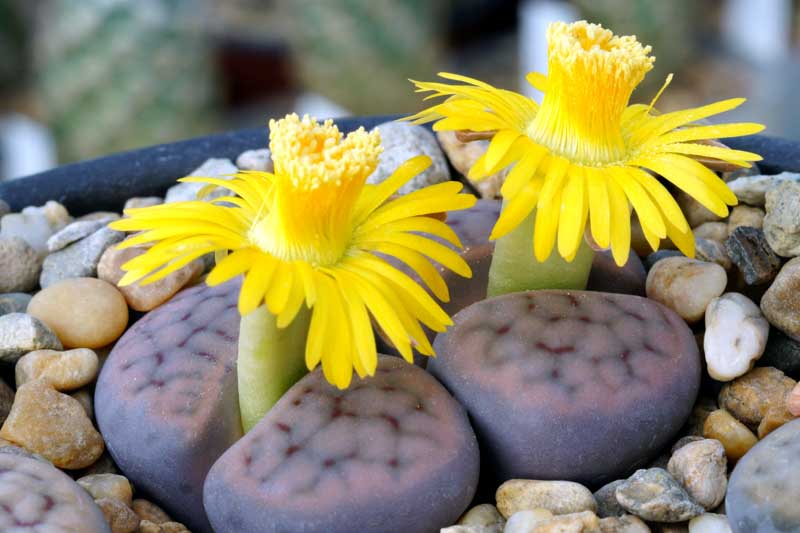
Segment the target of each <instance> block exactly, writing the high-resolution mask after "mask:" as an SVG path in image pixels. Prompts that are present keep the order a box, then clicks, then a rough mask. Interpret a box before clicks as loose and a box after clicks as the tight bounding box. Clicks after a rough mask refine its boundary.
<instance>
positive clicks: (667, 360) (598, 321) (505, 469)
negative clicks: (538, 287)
mask: <svg viewBox="0 0 800 533" xmlns="http://www.w3.org/2000/svg"><path fill="white" fill-rule="evenodd" d="M453 320H454V322H455V326H454V327H453V328H451V329H450V330H449V331H448V332H447V333H445V334H443V335H439V336H438V337H437V338H436V341H435V342H434V346H435V348H436V350H437V353H438V354H439V356H438V357H437V358H435V359H433V360H431V362H430V364H429V365H428V369H429V371H430V372H431V373H432V374H433V375H434V376H436V377H437V378H438V379H439V380H440V381H441V382H442V383H443V384H444V385H445V386H446V387H447V388H448V389H449V390H450V391H451V392H452V393H453V395H454V396H455V397H456V399H458V401H459V402H461V404H462V405H464V406H465V407H466V409H467V411H468V412H469V415H470V417H471V420H472V423H473V426H474V428H475V431H476V434H477V435H478V438H479V442H480V444H481V451H482V452H483V458H484V463H483V465H482V472H483V473H484V474H485V475H487V477H488V478H490V479H487V481H492V482H497V481H503V480H506V479H510V478H525V479H565V480H573V481H578V482H582V483H586V484H590V485H596V484H600V483H603V482H605V481H609V480H612V479H616V478H617V477H621V476H623V475H624V474H625V473H626V472H628V471H629V470H631V469H632V468H634V467H636V466H640V465H641V464H642V463H643V462H645V461H647V460H648V459H650V458H652V457H653V456H654V455H656V454H657V453H658V452H659V451H660V450H661V448H662V447H663V446H664V445H666V444H667V442H668V439H669V438H670V437H671V436H672V435H674V434H675V432H677V430H678V429H679V428H680V426H681V425H682V424H683V422H684V421H685V420H686V417H687V416H688V415H689V412H690V411H691V408H692V405H693V404H694V400H695V398H696V396H697V391H698V388H699V385H700V358H699V354H698V349H697V345H696V343H695V340H694V337H693V335H692V332H691V330H690V329H689V328H688V327H687V326H686V324H685V323H684V322H683V320H681V319H680V317H678V316H677V315H676V314H675V313H674V312H673V311H671V310H669V309H667V308H666V307H664V306H662V305H660V304H658V303H656V302H653V301H651V300H647V299H645V298H640V297H637V296H629V295H622V294H608V293H599V292H588V291H572V292H568V291H532V292H527V293H514V294H508V295H504V296H499V297H495V298H490V299H488V300H483V301H481V302H478V303H476V304H473V305H471V306H469V307H467V308H466V309H464V310H462V311H460V312H459V313H457V314H456V315H455V316H454V317H453Z"/></svg>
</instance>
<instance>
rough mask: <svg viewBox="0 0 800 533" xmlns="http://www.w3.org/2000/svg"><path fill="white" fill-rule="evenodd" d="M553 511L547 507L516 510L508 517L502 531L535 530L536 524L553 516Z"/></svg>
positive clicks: (512, 532)
mask: <svg viewBox="0 0 800 533" xmlns="http://www.w3.org/2000/svg"><path fill="white" fill-rule="evenodd" d="M553 516H554V515H553V513H551V512H550V511H548V510H547V509H526V510H524V511H517V512H516V513H514V514H513V515H511V516H510V517H509V518H508V522H506V525H505V529H503V530H502V531H503V533H528V532H530V531H536V526H537V524H541V523H542V522H546V521H548V520H550V519H551V518H553Z"/></svg>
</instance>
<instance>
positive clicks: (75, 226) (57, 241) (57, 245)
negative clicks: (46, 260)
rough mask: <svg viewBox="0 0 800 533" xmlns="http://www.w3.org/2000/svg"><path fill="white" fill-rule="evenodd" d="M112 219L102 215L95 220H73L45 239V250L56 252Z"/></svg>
mask: <svg viewBox="0 0 800 533" xmlns="http://www.w3.org/2000/svg"><path fill="white" fill-rule="evenodd" d="M112 220H114V219H113V218H111V217H103V218H100V219H95V220H79V221H77V222H73V223H72V224H69V225H68V226H66V227H64V229H62V230H60V231H59V232H58V233H55V234H54V235H52V236H51V237H50V238H49V239H47V250H48V251H49V252H50V253H52V252H57V251H58V250H61V249H62V248H64V247H66V246H68V245H70V244H72V243H74V242H77V241H79V240H81V239H83V238H84V237H88V236H89V235H91V234H92V233H94V232H96V231H97V230H99V229H100V228H102V227H104V226H105V225H106V224H108V223H109V222H111V221H112Z"/></svg>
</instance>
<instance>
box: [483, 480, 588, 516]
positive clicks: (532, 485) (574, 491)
mask: <svg viewBox="0 0 800 533" xmlns="http://www.w3.org/2000/svg"><path fill="white" fill-rule="evenodd" d="M495 498H496V500H497V510H498V511H500V513H501V514H502V515H503V516H504V517H506V518H510V517H511V515H513V514H514V513H516V512H517V511H524V510H526V509H547V510H548V511H550V512H551V513H553V514H570V513H580V512H581V511H592V512H596V511H597V502H595V500H594V496H592V493H591V492H590V491H589V489H587V488H586V487H584V486H583V485H581V484H580V483H573V482H571V481H538V480H535V479H509V480H508V481H506V482H505V483H503V484H502V485H500V487H499V488H498V489H497V494H496V495H495Z"/></svg>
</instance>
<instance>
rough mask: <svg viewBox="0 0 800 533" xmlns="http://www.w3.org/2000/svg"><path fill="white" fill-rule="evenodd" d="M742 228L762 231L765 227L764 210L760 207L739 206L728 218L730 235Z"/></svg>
mask: <svg viewBox="0 0 800 533" xmlns="http://www.w3.org/2000/svg"><path fill="white" fill-rule="evenodd" d="M740 226H748V227H751V228H756V229H761V228H762V227H763V226H764V210H763V209H761V208H760V207H752V206H749V205H737V206H736V207H734V208H733V209H732V210H731V215H730V216H729V217H728V235H730V234H731V233H733V230H735V229H736V228H738V227H740Z"/></svg>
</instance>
